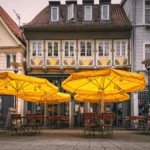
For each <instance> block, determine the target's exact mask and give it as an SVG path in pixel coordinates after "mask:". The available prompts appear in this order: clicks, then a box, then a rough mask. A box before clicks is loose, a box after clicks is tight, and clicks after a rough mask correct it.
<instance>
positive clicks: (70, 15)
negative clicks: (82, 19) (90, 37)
mask: <svg viewBox="0 0 150 150" xmlns="http://www.w3.org/2000/svg"><path fill="white" fill-rule="evenodd" d="M74 19H75V17H74V4H71V5H69V6H68V20H74Z"/></svg>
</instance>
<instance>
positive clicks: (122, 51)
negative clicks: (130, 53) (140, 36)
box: [116, 41, 127, 56]
mask: <svg viewBox="0 0 150 150" xmlns="http://www.w3.org/2000/svg"><path fill="white" fill-rule="evenodd" d="M126 55H127V54H126V42H125V41H117V42H116V56H126Z"/></svg>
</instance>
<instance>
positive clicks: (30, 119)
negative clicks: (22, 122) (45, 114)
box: [26, 114, 37, 135]
mask: <svg viewBox="0 0 150 150" xmlns="http://www.w3.org/2000/svg"><path fill="white" fill-rule="evenodd" d="M26 121H27V124H26V126H27V130H26V131H27V134H28V133H29V134H30V135H36V133H37V123H36V115H35V114H26Z"/></svg>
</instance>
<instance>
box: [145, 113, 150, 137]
mask: <svg viewBox="0 0 150 150" xmlns="http://www.w3.org/2000/svg"><path fill="white" fill-rule="evenodd" d="M149 131H150V116H147V117H146V123H145V124H144V133H145V134H146V135H148V134H149Z"/></svg>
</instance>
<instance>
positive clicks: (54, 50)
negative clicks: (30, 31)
mask: <svg viewBox="0 0 150 150" xmlns="http://www.w3.org/2000/svg"><path fill="white" fill-rule="evenodd" d="M47 46H48V53H47V55H48V57H50V56H52V57H56V56H58V42H48V45H47Z"/></svg>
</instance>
